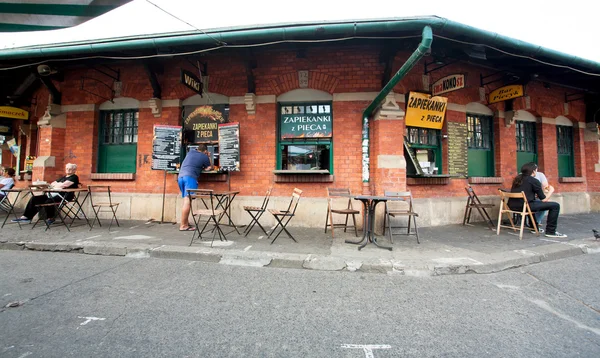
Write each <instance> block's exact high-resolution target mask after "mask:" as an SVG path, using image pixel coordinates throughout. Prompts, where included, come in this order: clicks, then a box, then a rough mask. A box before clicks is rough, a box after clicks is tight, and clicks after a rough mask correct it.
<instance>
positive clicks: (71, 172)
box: [12, 163, 79, 223]
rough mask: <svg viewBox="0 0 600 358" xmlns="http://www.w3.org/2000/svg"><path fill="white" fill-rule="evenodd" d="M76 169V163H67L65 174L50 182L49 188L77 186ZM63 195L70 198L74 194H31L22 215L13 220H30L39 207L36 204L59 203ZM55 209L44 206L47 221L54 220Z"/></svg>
mask: <svg viewBox="0 0 600 358" xmlns="http://www.w3.org/2000/svg"><path fill="white" fill-rule="evenodd" d="M76 171H77V165H76V164H72V163H69V164H67V165H66V166H65V176H63V177H60V178H58V179H56V181H54V182H52V184H50V189H77V187H78V186H79V177H78V176H77V174H75V172H76ZM63 196H64V198H65V200H67V201H68V200H72V199H73V197H74V196H75V194H73V193H66V194H65V193H60V192H53V193H50V194H49V195H48V196H46V195H40V196H32V197H31V199H29V202H28V203H27V206H26V207H25V212H24V213H23V216H21V217H20V218H18V219H13V220H12V221H13V222H17V221H19V222H25V223H28V222H31V219H33V217H34V216H35V214H37V213H38V211H39V208H38V207H37V205H40V204H45V203H60V202H61V201H62V200H63ZM54 214H55V210H54V208H53V207H48V208H46V215H47V216H48V218H47V220H48V221H49V222H53V221H54Z"/></svg>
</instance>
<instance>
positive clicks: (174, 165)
mask: <svg viewBox="0 0 600 358" xmlns="http://www.w3.org/2000/svg"><path fill="white" fill-rule="evenodd" d="M180 155H181V127H180V126H166V125H156V124H155V125H154V141H153V145H152V169H153V170H177V169H179V161H180V158H181V157H180Z"/></svg>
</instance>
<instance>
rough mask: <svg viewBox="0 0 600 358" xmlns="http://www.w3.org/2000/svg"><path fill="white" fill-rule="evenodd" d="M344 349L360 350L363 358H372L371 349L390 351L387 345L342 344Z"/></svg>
mask: <svg viewBox="0 0 600 358" xmlns="http://www.w3.org/2000/svg"><path fill="white" fill-rule="evenodd" d="M342 348H346V349H362V350H363V352H365V358H373V357H375V356H374V355H373V349H390V348H392V346H390V345H389V344H342Z"/></svg>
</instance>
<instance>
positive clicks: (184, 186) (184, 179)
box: [177, 144, 212, 231]
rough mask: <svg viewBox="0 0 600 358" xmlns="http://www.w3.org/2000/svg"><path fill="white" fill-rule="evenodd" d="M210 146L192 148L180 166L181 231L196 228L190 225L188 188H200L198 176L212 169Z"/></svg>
mask: <svg viewBox="0 0 600 358" xmlns="http://www.w3.org/2000/svg"><path fill="white" fill-rule="evenodd" d="M208 154H209V153H208V148H206V145H204V144H200V145H198V148H197V149H196V150H190V151H189V153H188V154H187V155H186V156H185V159H184V160H183V163H181V167H180V168H179V176H178V177H177V182H178V183H179V190H181V197H182V198H183V206H182V208H181V225H180V226H179V231H193V230H194V229H195V228H194V227H192V226H190V218H189V216H190V206H191V205H192V203H191V202H190V198H189V197H188V195H187V190H189V189H198V178H199V177H200V173H201V172H202V171H203V170H211V169H212V165H211V164H210V159H209V157H208Z"/></svg>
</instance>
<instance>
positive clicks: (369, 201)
mask: <svg viewBox="0 0 600 358" xmlns="http://www.w3.org/2000/svg"><path fill="white" fill-rule="evenodd" d="M354 199H355V200H359V201H360V202H362V204H363V236H362V238H361V239H360V240H359V241H353V240H346V241H345V242H346V243H347V244H355V245H360V246H359V247H358V250H361V249H363V248H364V247H365V246H367V244H368V243H369V242H371V243H373V244H374V245H375V246H377V247H379V248H382V249H386V250H390V251H392V248H391V247H389V246H383V245H380V244H379V243H378V242H377V237H376V235H375V209H376V208H377V204H379V203H382V202H383V203H384V202H386V201H402V200H403V198H394V197H387V196H373V195H358V196H354Z"/></svg>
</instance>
